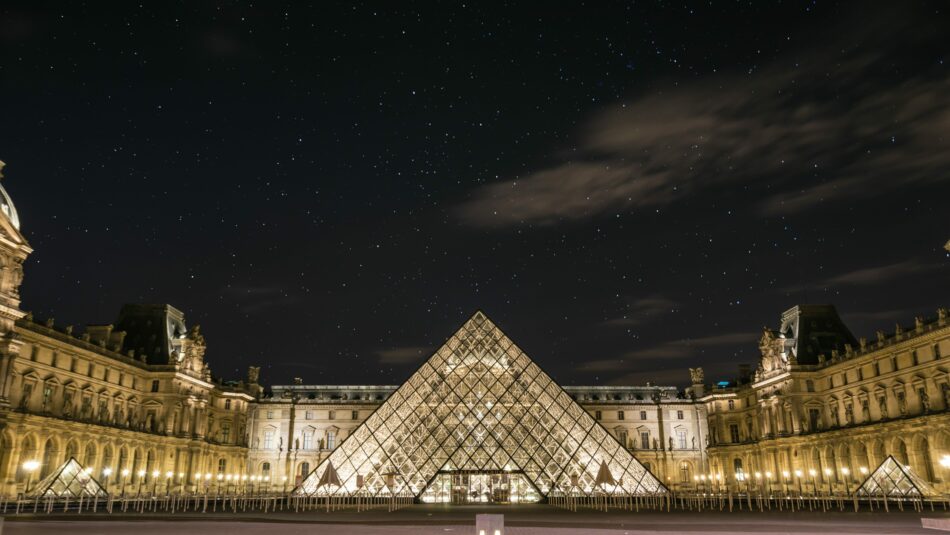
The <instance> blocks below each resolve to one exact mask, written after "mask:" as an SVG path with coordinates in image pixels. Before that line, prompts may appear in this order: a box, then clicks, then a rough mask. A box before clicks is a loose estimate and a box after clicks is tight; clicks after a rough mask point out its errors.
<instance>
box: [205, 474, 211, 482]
mask: <svg viewBox="0 0 950 535" xmlns="http://www.w3.org/2000/svg"><path fill="white" fill-rule="evenodd" d="M210 479H211V472H208V473H207V474H205V480H206V481H207V480H210Z"/></svg>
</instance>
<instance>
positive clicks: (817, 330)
mask: <svg viewBox="0 0 950 535" xmlns="http://www.w3.org/2000/svg"><path fill="white" fill-rule="evenodd" d="M778 334H779V335H780V336H784V337H785V338H786V339H787V340H789V342H790V343H791V347H790V348H789V349H791V351H792V353H793V354H794V355H795V358H796V359H797V361H798V363H799V364H806V365H809V364H818V363H819V359H818V357H819V356H820V355H825V356H826V357H830V356H831V354H832V352H833V351H834V352H837V353H840V354H844V353H845V351H846V350H847V347H848V346H851V347H852V348H857V347H858V341H857V339H855V337H854V335H853V334H851V331H850V330H849V329H848V327H847V326H845V324H844V322H843V321H841V317H840V316H839V315H838V310H837V309H836V308H835V307H834V305H798V306H795V307H793V308H791V309H789V310H786V311H785V313H784V314H782V327H781V328H780V329H779V332H778Z"/></svg>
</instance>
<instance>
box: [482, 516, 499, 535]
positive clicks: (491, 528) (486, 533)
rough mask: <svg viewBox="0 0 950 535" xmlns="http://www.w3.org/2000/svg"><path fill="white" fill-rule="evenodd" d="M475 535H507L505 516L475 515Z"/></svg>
mask: <svg viewBox="0 0 950 535" xmlns="http://www.w3.org/2000/svg"><path fill="white" fill-rule="evenodd" d="M475 535H505V515H475Z"/></svg>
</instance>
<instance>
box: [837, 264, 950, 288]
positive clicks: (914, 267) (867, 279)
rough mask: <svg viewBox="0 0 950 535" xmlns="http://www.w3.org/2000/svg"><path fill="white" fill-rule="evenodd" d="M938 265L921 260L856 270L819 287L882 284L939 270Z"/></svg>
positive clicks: (838, 276) (939, 266)
mask: <svg viewBox="0 0 950 535" xmlns="http://www.w3.org/2000/svg"><path fill="white" fill-rule="evenodd" d="M941 267H942V266H941V265H939V264H928V263H926V262H923V261H921V260H907V261H905V262H898V263H896V264H888V265H884V266H875V267H869V268H861V269H856V270H854V271H850V272H848V273H842V274H841V275H836V276H834V277H831V278H829V279H827V280H824V281H822V282H821V283H819V286H832V287H834V286H865V285H876V284H883V283H886V282H889V281H894V280H899V279H902V278H905V277H910V276H913V275H918V274H921V273H926V272H929V271H933V270H937V269H940V268H941Z"/></svg>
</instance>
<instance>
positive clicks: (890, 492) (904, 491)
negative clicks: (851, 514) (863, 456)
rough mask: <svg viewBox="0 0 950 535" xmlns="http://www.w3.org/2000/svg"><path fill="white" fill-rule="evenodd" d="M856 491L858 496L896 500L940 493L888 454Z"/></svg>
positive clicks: (933, 495) (925, 496) (929, 496)
mask: <svg viewBox="0 0 950 535" xmlns="http://www.w3.org/2000/svg"><path fill="white" fill-rule="evenodd" d="M856 493H857V495H858V496H859V497H867V498H889V499H898V500H900V499H920V498H933V497H936V496H939V495H940V493H939V492H937V491H936V490H935V489H934V488H933V487H932V486H930V484H929V483H927V482H926V481H924V480H923V479H921V478H920V476H918V475H917V474H915V473H914V472H913V471H912V470H911V469H910V467H909V466H901V463H899V462H897V459H895V458H894V457H893V456H890V455H888V457H887V459H884V462H883V463H881V465H880V466H878V467H877V469H876V470H874V471H873V472H871V475H869V476H868V478H867V479H865V480H864V483H862V484H861V486H860V487H858V490H857V491H856Z"/></svg>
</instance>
